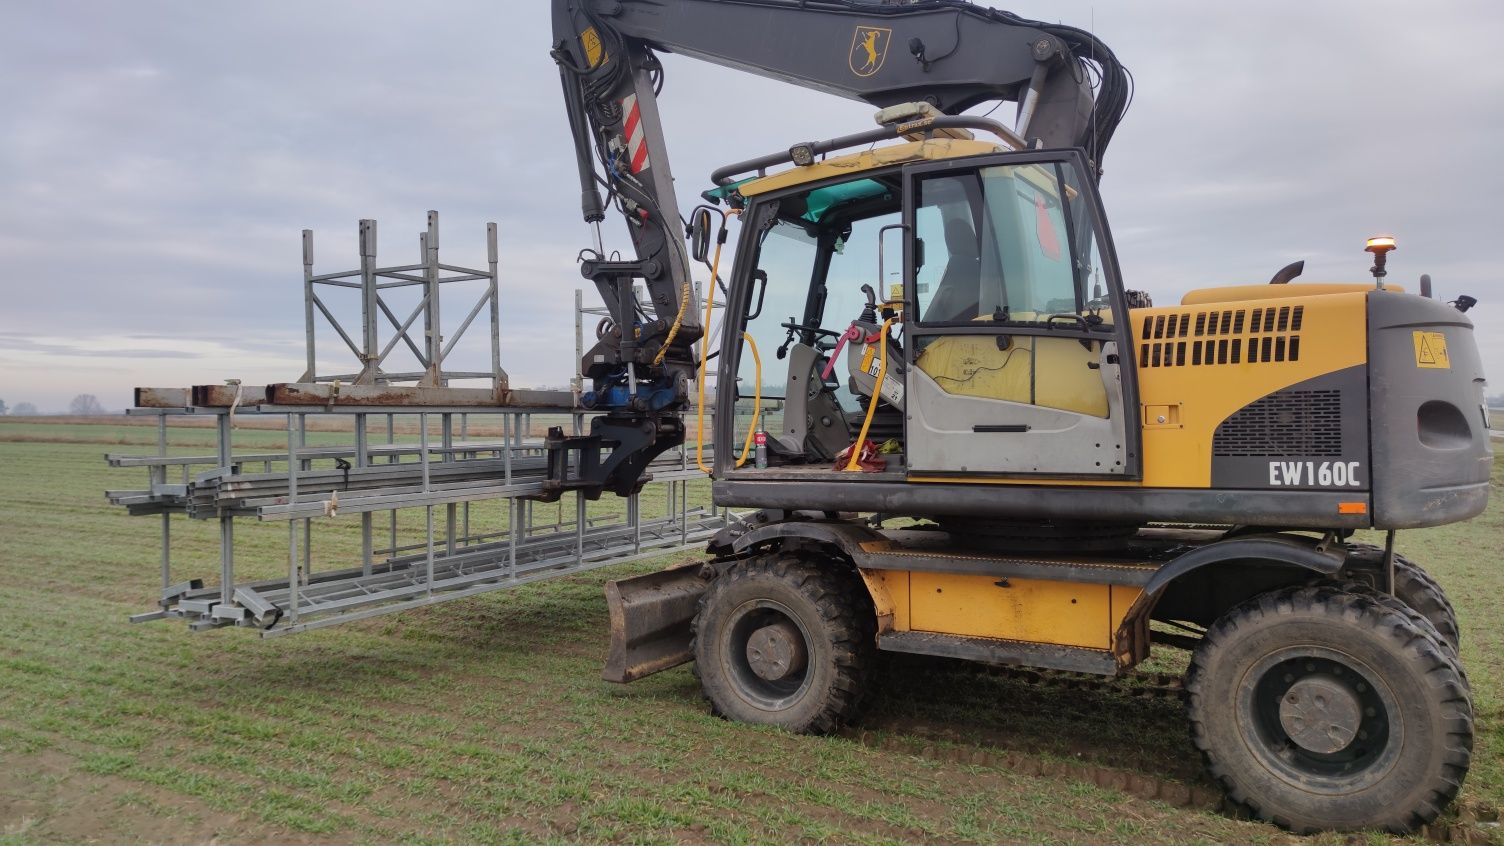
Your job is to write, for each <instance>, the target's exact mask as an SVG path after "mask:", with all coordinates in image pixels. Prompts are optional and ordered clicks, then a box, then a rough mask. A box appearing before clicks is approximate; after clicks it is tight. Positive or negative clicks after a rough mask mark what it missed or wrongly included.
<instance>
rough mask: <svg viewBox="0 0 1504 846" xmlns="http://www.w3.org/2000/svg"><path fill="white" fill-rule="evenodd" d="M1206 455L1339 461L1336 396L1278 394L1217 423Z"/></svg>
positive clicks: (1327, 392) (1334, 392) (1339, 394)
mask: <svg viewBox="0 0 1504 846" xmlns="http://www.w3.org/2000/svg"><path fill="white" fill-rule="evenodd" d="M1212 455H1216V456H1225V457H1230V458H1293V457H1300V458H1341V457H1342V392H1341V391H1339V390H1322V391H1279V392H1277V393H1273V394H1270V395H1269V396H1267V397H1264V398H1263V399H1260V400H1257V401H1255V402H1253V403H1250V404H1249V405H1247V406H1246V407H1244V408H1243V409H1241V410H1239V411H1238V412H1237V413H1236V414H1233V415H1232V416H1231V417H1229V418H1227V419H1226V420H1224V421H1222V425H1220V426H1218V427H1217V433H1216V434H1215V435H1213V436H1212Z"/></svg>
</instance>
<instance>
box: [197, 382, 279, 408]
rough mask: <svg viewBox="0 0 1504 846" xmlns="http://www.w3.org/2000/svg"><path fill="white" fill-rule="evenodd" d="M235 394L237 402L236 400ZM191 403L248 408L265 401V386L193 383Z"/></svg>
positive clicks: (212, 406) (210, 406)
mask: <svg viewBox="0 0 1504 846" xmlns="http://www.w3.org/2000/svg"><path fill="white" fill-rule="evenodd" d="M237 396H238V397H239V402H236V398H237ZM190 397H191V399H192V400H193V405H194V406H196V407H198V408H229V407H230V406H232V405H238V406H239V407H240V408H249V407H251V406H255V405H260V404H261V403H263V402H266V388H263V387H261V386H260V385H194V386H193V389H192V394H191V395H190Z"/></svg>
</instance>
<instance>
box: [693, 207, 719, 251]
mask: <svg viewBox="0 0 1504 846" xmlns="http://www.w3.org/2000/svg"><path fill="white" fill-rule="evenodd" d="M714 225H715V224H714V222H713V220H712V218H711V217H710V210H709V209H705V208H698V209H695V212H694V215H693V216H691V218H690V221H689V253H690V255H692V256H694V259H695V261H698V262H704V261H705V260H707V259H708V258H710V232H711V228H712V227H713V226H714Z"/></svg>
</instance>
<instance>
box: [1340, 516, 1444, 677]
mask: <svg viewBox="0 0 1504 846" xmlns="http://www.w3.org/2000/svg"><path fill="white" fill-rule="evenodd" d="M1347 548H1348V557H1347V563H1346V564H1345V565H1344V566H1343V568H1342V574H1341V576H1342V578H1344V579H1353V580H1356V581H1360V582H1362V583H1364V584H1367V585H1368V586H1369V587H1372V588H1375V589H1377V590H1383V589H1384V588H1385V587H1386V586H1387V585H1388V582H1389V577H1388V574H1387V573H1385V572H1384V550H1383V549H1381V548H1380V547H1377V546H1373V545H1372V544H1366V543H1354V544H1348V547H1347ZM1394 595H1395V596H1396V597H1399V599H1400V601H1402V602H1404V603H1405V604H1406V605H1408V606H1410V607H1411V608H1414V609H1415V610H1416V611H1419V612H1420V613H1421V614H1422V615H1424V616H1425V618H1426V619H1427V620H1430V621H1431V625H1433V626H1435V627H1436V631H1437V632H1438V633H1439V634H1440V635H1441V639H1442V641H1444V642H1445V643H1447V644H1448V645H1449V646H1451V648H1452V653H1453V654H1454V655H1455V654H1456V653H1457V649H1458V647H1459V646H1461V645H1462V630H1461V628H1460V627H1458V625H1457V612H1456V611H1455V610H1454V609H1453V608H1452V603H1451V600H1449V599H1447V594H1446V591H1444V590H1442V589H1441V585H1440V584H1438V583H1437V581H1436V580H1435V579H1433V578H1431V574H1430V573H1427V572H1426V571H1425V570H1423V569H1421V566H1420V565H1419V564H1416V563H1415V562H1414V561H1411V560H1410V559H1408V558H1406V557H1405V556H1403V555H1400V554H1399V553H1395V554H1394Z"/></svg>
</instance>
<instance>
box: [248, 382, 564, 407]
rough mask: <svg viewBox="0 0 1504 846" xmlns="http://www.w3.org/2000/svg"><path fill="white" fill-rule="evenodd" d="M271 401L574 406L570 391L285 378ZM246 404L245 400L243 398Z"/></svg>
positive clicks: (269, 393) (269, 389) (271, 391)
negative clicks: (299, 380)
mask: <svg viewBox="0 0 1504 846" xmlns="http://www.w3.org/2000/svg"><path fill="white" fill-rule="evenodd" d="M266 403H267V404H268V405H324V406H335V407H341V406H381V407H393V406H412V407H414V408H421V407H453V408H464V407H473V408H564V409H567V408H573V407H574V395H573V394H572V393H571V392H569V391H535V390H526V389H522V390H501V391H495V390H492V389H490V388H435V387H427V386H421V385H346V384H336V383H325V382H282V383H277V384H273V385H268V386H266ZM242 404H244V401H242Z"/></svg>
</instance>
